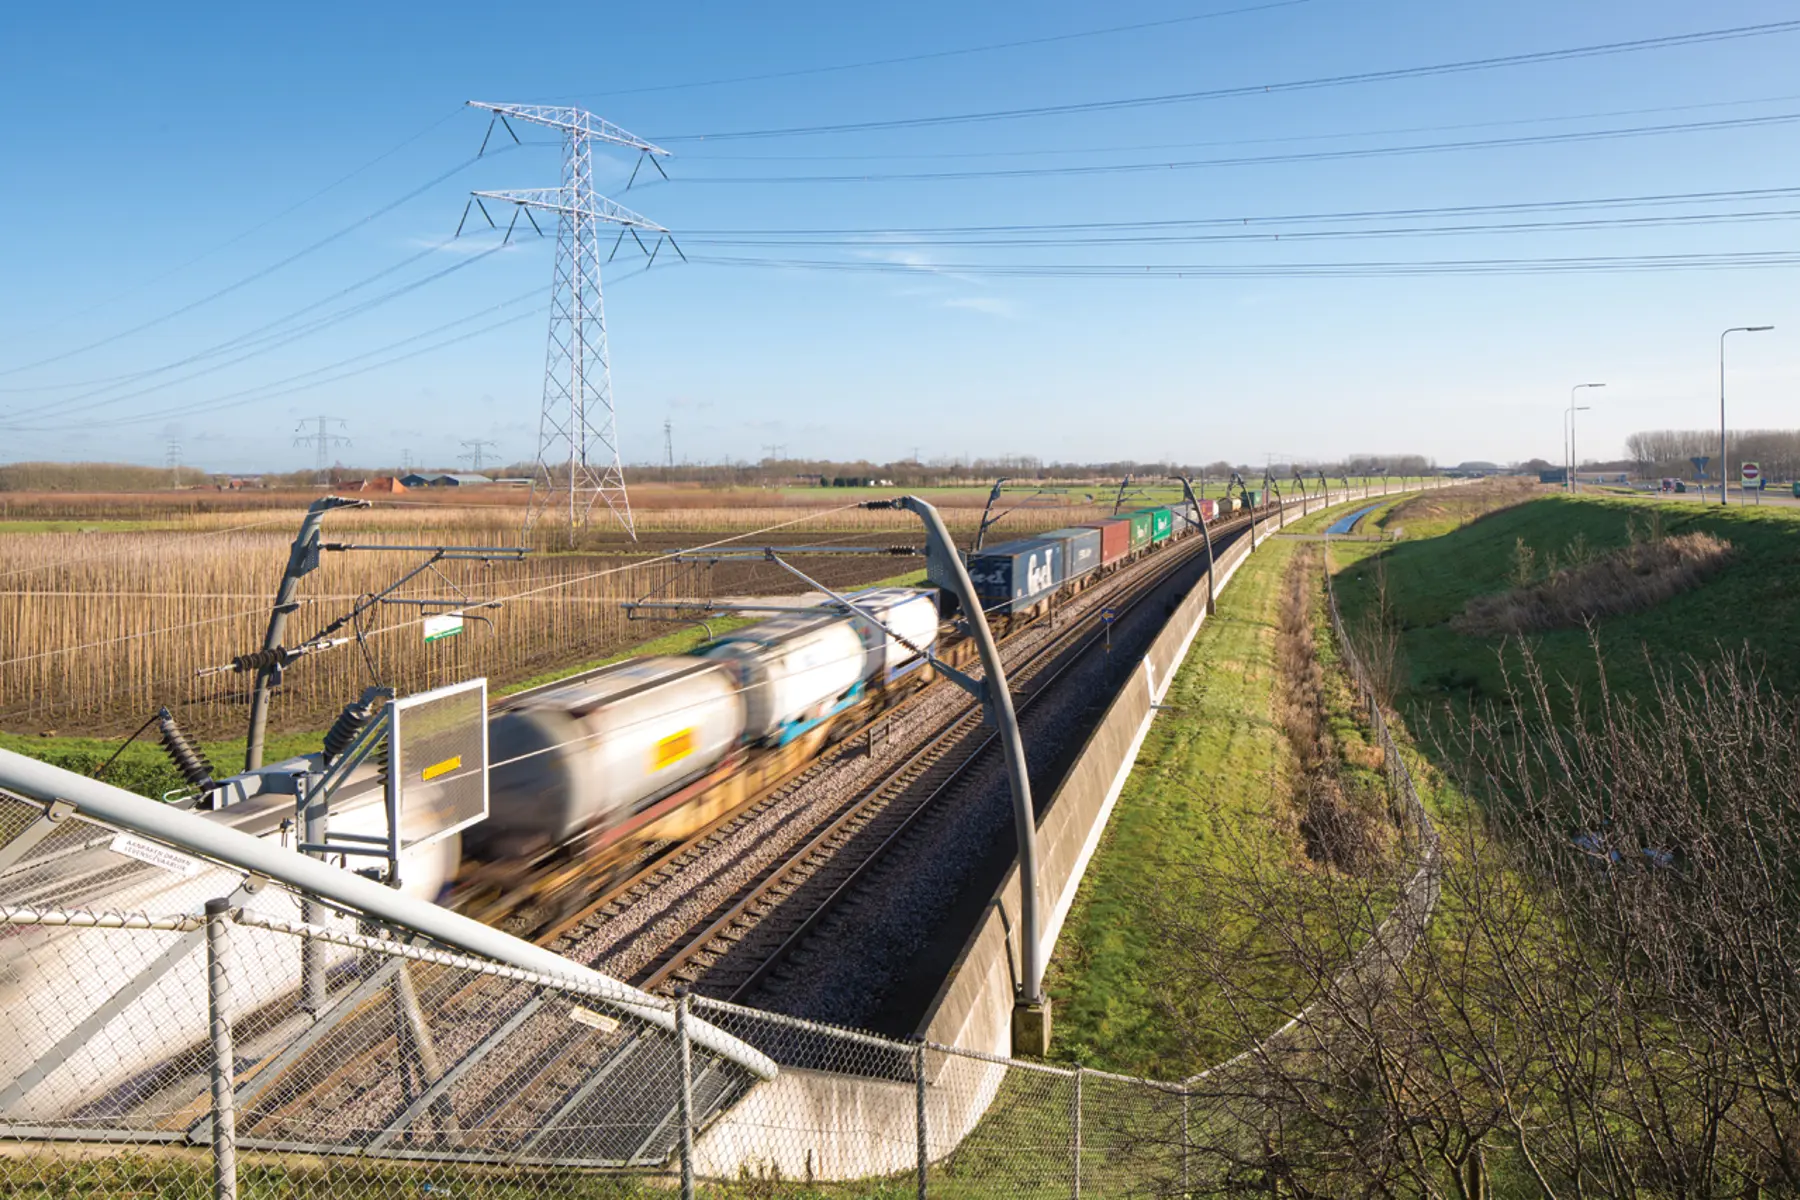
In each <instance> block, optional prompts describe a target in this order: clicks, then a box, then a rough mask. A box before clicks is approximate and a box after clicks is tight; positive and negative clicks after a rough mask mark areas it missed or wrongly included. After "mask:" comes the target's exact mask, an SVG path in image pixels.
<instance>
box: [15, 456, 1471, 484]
mask: <svg viewBox="0 0 1800 1200" xmlns="http://www.w3.org/2000/svg"><path fill="white" fill-rule="evenodd" d="M1383 468H1385V469H1386V473H1387V474H1388V475H1391V476H1394V477H1399V476H1404V475H1426V474H1429V473H1431V472H1432V471H1433V470H1434V469H1435V468H1436V464H1435V462H1434V461H1433V460H1432V459H1430V458H1427V457H1426V456H1425V455H1422V454H1393V455H1385V456H1376V455H1357V456H1354V457H1351V458H1349V459H1347V460H1344V461H1341V462H1325V463H1319V462H1307V463H1298V464H1296V463H1288V462H1281V463H1273V464H1270V465H1268V466H1267V467H1266V468H1265V467H1264V466H1263V465H1260V464H1256V465H1252V464H1249V463H1237V464H1233V463H1230V462H1226V461H1225V460H1223V459H1217V460H1214V461H1213V462H1209V463H1174V462H1135V461H1115V462H1096V463H1062V462H1052V463H1046V462H1044V461H1043V460H1041V459H1038V458H1034V457H1030V456H1018V457H1004V458H976V459H955V460H948V459H943V460H934V461H932V462H928V463H921V462H916V461H913V460H911V459H903V460H900V461H898V462H885V463H878V462H870V461H867V460H864V459H857V460H849V461H839V460H835V459H807V458H764V459H761V460H759V461H757V462H733V463H711V464H697V465H696V464H684V465H681V466H675V467H659V466H652V465H642V464H639V465H630V466H627V467H626V476H627V479H628V480H630V481H634V482H639V483H689V484H702V485H707V486H712V487H767V486H771V485H793V484H807V483H813V484H819V483H820V482H821V481H823V483H822V486H826V487H829V486H831V485H832V483H833V482H834V481H839V480H842V481H856V480H880V481H884V482H886V481H891V482H892V483H893V485H894V486H896V487H933V486H938V487H941V486H945V485H952V484H982V483H992V482H993V481H994V480H996V479H999V478H1002V477H1004V478H1008V479H1011V480H1014V481H1015V482H1020V483H1044V484H1056V483H1063V482H1077V481H1089V482H1091V481H1094V480H1120V479H1124V478H1125V477H1126V476H1127V475H1130V476H1132V477H1133V478H1135V479H1138V480H1141V481H1150V480H1156V479H1164V478H1167V477H1168V476H1170V475H1177V474H1179V475H1187V476H1190V477H1191V478H1194V479H1196V480H1198V479H1202V478H1204V479H1208V480H1214V481H1218V480H1223V479H1227V478H1229V477H1230V476H1231V474H1232V473H1233V472H1234V471H1235V472H1236V473H1238V474H1239V475H1242V476H1243V477H1244V478H1245V479H1246V480H1249V481H1251V482H1252V483H1254V482H1255V481H1257V480H1260V479H1261V478H1262V477H1263V473H1264V471H1265V470H1267V471H1268V472H1269V473H1270V474H1272V475H1273V476H1274V477H1275V478H1276V479H1278V480H1282V481H1286V480H1288V479H1291V478H1292V477H1293V475H1294V472H1295V471H1296V470H1300V471H1302V472H1304V473H1305V475H1306V476H1307V477H1309V478H1310V477H1313V476H1314V475H1316V474H1317V473H1318V472H1321V471H1323V472H1324V473H1325V474H1326V475H1327V476H1328V477H1330V478H1333V479H1335V478H1337V477H1339V476H1343V475H1351V476H1364V475H1380V474H1382V473H1383ZM454 469H456V468H442V469H439V468H433V469H430V470H427V469H425V468H422V467H414V468H411V470H415V471H419V472H420V473H422V474H427V475H431V474H438V473H440V471H441V470H454ZM462 469H463V470H465V471H466V470H467V468H466V467H465V468H462ZM407 470H408V469H407V468H402V467H396V466H374V467H367V468H362V467H344V466H337V467H333V468H332V469H331V470H329V471H327V472H326V476H327V479H328V481H329V482H330V483H331V484H332V485H334V486H337V485H343V484H348V483H355V482H357V481H358V480H362V479H367V478H374V477H377V476H384V475H391V476H400V475H404V474H406V473H407ZM481 473H482V474H485V475H487V476H489V477H490V478H496V479H529V478H531V476H532V475H533V474H534V473H535V468H534V466H533V464H531V463H509V464H507V465H505V466H500V467H491V466H490V467H486V468H484V469H483V471H482V472H481ZM233 481H236V482H237V483H239V484H247V485H250V486H255V487H265V488H281V489H290V488H301V489H304V488H311V487H313V486H316V485H317V484H319V483H320V482H321V480H320V478H319V474H318V472H317V471H287V472H280V473H276V472H269V473H266V474H261V475H254V476H233V475H229V474H220V473H210V472H205V471H200V470H197V469H196V468H193V467H182V468H180V469H179V470H170V469H167V468H164V467H137V466H130V465H128V464H124V463H12V464H10V465H4V466H0V492H137V491H156V490H159V489H167V488H174V487H196V486H200V487H217V486H226V485H228V484H231V483H233Z"/></svg>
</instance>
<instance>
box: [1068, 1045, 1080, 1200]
mask: <svg viewBox="0 0 1800 1200" xmlns="http://www.w3.org/2000/svg"><path fill="white" fill-rule="evenodd" d="M1073 1115H1074V1121H1073V1123H1072V1124H1073V1128H1072V1129H1071V1130H1070V1132H1071V1133H1072V1134H1073V1135H1074V1136H1073V1137H1071V1138H1070V1139H1069V1140H1070V1146H1071V1149H1072V1150H1073V1154H1072V1156H1071V1157H1073V1158H1074V1160H1075V1172H1074V1185H1075V1186H1074V1189H1073V1191H1072V1193H1071V1194H1072V1195H1073V1196H1074V1197H1075V1200H1081V1068H1080V1067H1076V1068H1075V1111H1074V1114H1073Z"/></svg>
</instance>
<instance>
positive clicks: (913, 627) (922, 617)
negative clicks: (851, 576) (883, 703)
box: [849, 587, 938, 680]
mask: <svg viewBox="0 0 1800 1200" xmlns="http://www.w3.org/2000/svg"><path fill="white" fill-rule="evenodd" d="M849 598H850V599H851V600H854V601H855V602H856V604H857V607H859V608H862V609H864V610H866V611H868V612H870V613H873V614H874V615H875V616H876V617H877V618H879V619H880V621H881V626H882V627H883V628H885V629H886V630H888V631H891V633H892V634H894V635H896V636H889V634H888V633H884V632H883V628H878V627H876V626H875V625H874V624H872V623H871V622H869V621H867V620H864V619H863V618H862V617H857V616H853V617H852V618H851V624H852V625H854V626H855V628H856V632H857V633H858V634H859V635H861V637H862V640H863V645H865V646H867V647H868V648H869V657H868V660H867V663H866V664H865V666H864V668H863V676H864V678H867V679H885V680H893V679H895V678H897V677H899V676H901V675H904V674H906V673H907V672H909V671H912V670H915V669H917V668H918V667H921V666H924V665H925V660H924V657H923V656H922V655H921V654H920V651H921V650H933V649H935V648H936V647H937V633H938V606H937V591H936V589H934V588H901V587H887V588H865V589H864V590H862V591H860V592H851V593H850V597H849ZM903 639H904V640H903ZM915 647H916V649H915Z"/></svg>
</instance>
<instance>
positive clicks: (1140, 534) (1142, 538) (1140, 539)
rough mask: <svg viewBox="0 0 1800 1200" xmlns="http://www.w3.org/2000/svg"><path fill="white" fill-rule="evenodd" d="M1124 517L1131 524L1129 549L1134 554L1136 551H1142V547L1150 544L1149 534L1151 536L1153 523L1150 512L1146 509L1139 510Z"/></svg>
mask: <svg viewBox="0 0 1800 1200" xmlns="http://www.w3.org/2000/svg"><path fill="white" fill-rule="evenodd" d="M1125 515H1126V518H1127V519H1128V520H1129V521H1130V522H1131V549H1132V550H1133V551H1134V552H1135V551H1138V550H1142V549H1143V548H1144V547H1146V546H1148V545H1149V544H1150V538H1151V534H1152V530H1153V522H1152V520H1151V517H1150V510H1149V509H1147V508H1146V509H1140V510H1139V511H1137V512H1134V513H1127V514H1125Z"/></svg>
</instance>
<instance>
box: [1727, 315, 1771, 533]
mask: <svg viewBox="0 0 1800 1200" xmlns="http://www.w3.org/2000/svg"><path fill="white" fill-rule="evenodd" d="M1773 328H1775V327H1774V326H1773V325H1734V326H1732V327H1731V328H1730V329H1727V330H1726V331H1725V333H1767V332H1768V331H1769V330H1771V329H1773ZM1725 333H1721V334H1720V335H1719V507H1720V508H1723V507H1725V506H1726V505H1727V504H1729V503H1730V493H1729V490H1728V489H1729V488H1730V487H1731V477H1730V475H1728V474H1727V471H1728V470H1729V466H1728V464H1727V463H1726V461H1725Z"/></svg>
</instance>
